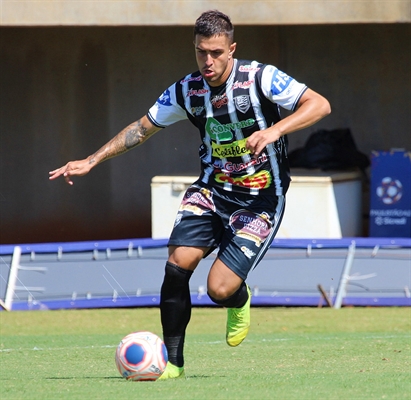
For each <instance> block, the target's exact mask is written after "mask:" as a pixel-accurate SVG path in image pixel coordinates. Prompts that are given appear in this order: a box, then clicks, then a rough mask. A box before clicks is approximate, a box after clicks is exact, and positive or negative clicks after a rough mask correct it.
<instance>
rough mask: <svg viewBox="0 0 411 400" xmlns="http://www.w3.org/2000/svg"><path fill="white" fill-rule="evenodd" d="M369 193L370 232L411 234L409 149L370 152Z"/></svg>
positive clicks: (380, 234) (374, 235)
mask: <svg viewBox="0 0 411 400" xmlns="http://www.w3.org/2000/svg"><path fill="white" fill-rule="evenodd" d="M370 194H371V199H370V236H371V237H407V238H408V237H411V152H407V151H404V150H391V151H374V152H372V154H371V189H370Z"/></svg>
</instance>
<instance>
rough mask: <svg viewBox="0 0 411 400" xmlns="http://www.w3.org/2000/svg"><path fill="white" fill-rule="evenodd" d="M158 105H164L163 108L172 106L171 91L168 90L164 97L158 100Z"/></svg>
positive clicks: (163, 94)
mask: <svg viewBox="0 0 411 400" xmlns="http://www.w3.org/2000/svg"><path fill="white" fill-rule="evenodd" d="M157 103H159V104H161V105H163V106H167V107H168V106H171V96H170V91H169V90H168V89H166V90H165V91H164V92H163V93H162V95H161V96H160V97H159V98H158V99H157Z"/></svg>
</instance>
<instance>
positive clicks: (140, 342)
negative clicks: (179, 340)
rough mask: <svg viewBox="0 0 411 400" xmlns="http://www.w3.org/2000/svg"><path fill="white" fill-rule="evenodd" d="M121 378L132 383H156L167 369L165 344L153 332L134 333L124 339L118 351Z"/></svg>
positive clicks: (118, 367)
mask: <svg viewBox="0 0 411 400" xmlns="http://www.w3.org/2000/svg"><path fill="white" fill-rule="evenodd" d="M115 360H116V365H117V369H118V370H119V372H120V374H121V376H123V377H124V378H126V379H128V380H131V381H155V380H156V379H158V378H159V377H160V376H161V374H162V373H163V372H164V369H165V368H166V364H167V360H168V355H167V349H166V346H165V345H164V342H163V341H162V340H161V339H160V338H159V337H158V336H157V335H155V334H154V333H152V332H146V331H142V332H133V333H130V334H129V335H127V336H126V337H124V338H123V340H122V341H121V342H120V344H119V345H118V347H117V350H116V356H115Z"/></svg>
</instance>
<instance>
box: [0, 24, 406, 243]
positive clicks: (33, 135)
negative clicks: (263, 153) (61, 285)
mask: <svg viewBox="0 0 411 400" xmlns="http://www.w3.org/2000/svg"><path fill="white" fill-rule="evenodd" d="M191 31H192V29H191V27H157V28H154V27H77V28H75V27H37V28H13V27H2V28H0V135H1V136H0V140H1V141H0V241H1V243H23V242H42V241H66V240H67V241H68V240H99V239H114V238H116V239H120V238H128V237H148V236H150V234H151V233H150V225H151V222H150V221H151V216H150V201H151V199H150V182H151V179H152V177H153V176H155V175H175V174H185V173H188V174H191V173H195V172H196V171H198V166H199V161H198V159H197V155H196V154H197V148H198V145H199V139H198V133H197V132H196V130H195V129H194V128H193V127H192V126H191V125H190V124H189V123H188V122H183V123H179V124H176V125H175V126H173V127H170V128H167V129H166V130H164V131H161V132H159V133H158V134H157V135H155V137H153V138H152V139H150V140H149V141H148V142H147V143H146V144H145V145H144V146H142V147H140V148H137V149H135V150H133V151H131V152H129V153H128V154H125V155H123V156H121V157H119V158H117V159H113V160H109V161H107V162H106V163H104V164H102V165H101V166H99V167H98V168H96V169H95V170H93V171H92V172H91V174H90V175H88V176H86V177H83V178H80V179H77V180H76V182H75V185H74V187H70V186H68V185H66V184H65V183H64V182H63V181H55V182H49V181H48V171H49V170H51V169H54V168H56V167H59V166H61V165H62V164H63V163H65V162H67V161H68V160H70V159H74V158H83V157H85V156H87V155H89V154H90V153H92V152H94V151H95V150H96V149H97V148H98V147H100V146H101V145H103V144H104V143H105V142H106V141H107V140H108V139H109V138H111V137H112V136H114V135H115V134H116V133H117V132H118V131H119V130H120V129H122V128H123V127H124V126H125V125H127V124H128V123H130V122H132V121H134V120H135V119H137V118H138V117H140V116H142V115H143V114H144V113H146V111H147V109H148V108H149V107H150V106H151V105H152V104H153V103H154V102H155V100H156V98H157V97H158V95H159V94H160V93H161V92H162V91H163V89H164V88H166V87H167V86H168V85H169V84H171V83H172V82H173V81H174V80H176V79H178V78H180V77H181V76H183V75H185V74H186V73H188V72H191V71H192V70H194V69H195V68H196V66H195V61H194V54H193V46H192V37H191ZM410 39H411V30H410V24H384V25H380V24H367V25H356V24H354V25H312V26H301V25H297V26H239V27H237V29H236V40H237V42H238V50H237V54H236V55H237V57H244V58H251V59H258V60H259V61H263V62H268V63H273V64H275V65H277V66H278V67H279V68H282V69H284V70H285V71H287V72H288V73H289V74H290V75H292V76H294V77H295V78H297V79H298V80H300V81H301V82H305V83H306V84H307V85H309V86H310V87H312V88H313V89H314V90H317V91H318V92H320V93H322V94H324V95H325V96H326V97H328V98H329V100H330V102H331V104H332V107H333V113H332V115H331V116H329V117H328V118H326V119H325V120H323V121H322V122H321V123H320V124H318V125H317V126H316V127H314V128H310V129H307V130H305V131H302V132H300V133H295V134H292V135H291V136H290V149H293V148H296V147H299V146H302V145H303V143H304V141H305V139H306V138H307V137H308V135H309V134H310V133H311V132H313V131H314V130H316V129H319V128H327V129H331V128H339V127H349V128H351V129H352V132H353V135H354V137H355V140H356V142H357V145H358V147H359V149H360V150H361V151H363V152H365V153H367V154H369V153H370V152H371V150H373V149H389V148H391V147H404V148H407V149H408V150H409V149H411V135H410V132H411V121H410V118H411V117H410V109H411V100H410V92H411V91H410V89H411V87H410V86H411V83H410V70H409V65H411V59H410V58H411V56H410V52H409V51H405V50H406V49H407V48H409V43H410Z"/></svg>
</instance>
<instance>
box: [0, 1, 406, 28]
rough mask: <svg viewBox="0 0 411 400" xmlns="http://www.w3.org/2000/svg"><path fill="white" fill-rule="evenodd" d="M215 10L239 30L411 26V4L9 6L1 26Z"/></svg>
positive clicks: (164, 20)
mask: <svg viewBox="0 0 411 400" xmlns="http://www.w3.org/2000/svg"><path fill="white" fill-rule="evenodd" d="M215 8H216V9H220V10H222V11H224V12H226V13H228V14H229V15H230V16H231V17H232V19H233V21H234V23H235V24H236V25H240V24H241V25H271V24H273V23H275V24H277V25H283V24H324V23H326V24H329V23H375V22H377V23H381V22H384V23H393V22H410V21H411V1H410V0H355V1H346V0H297V1H295V0H294V1H284V0H271V1H259V0H252V1H250V0H246V1H239V0H229V1H227V0H224V1H213V0H211V1H210V0H207V1H202V0H195V1H184V0H180V1H171V0H146V1H144V0H138V1H98V0H93V1H72V0H44V1H42V0H36V1H33V0H26V1H24V0H20V1H9V0H4V1H2V4H1V8H0V13H1V18H0V20H1V25H4V26H59V25H66V26H73V25H76V26H79V25H87V26H90V25H96V26H102V25H105V26H109V25H111V26H118V25H122V26H125V25H139V26H142V25H189V26H191V25H192V23H193V21H194V20H195V19H196V18H197V16H198V15H199V14H201V13H202V12H203V11H205V10H208V9H215Z"/></svg>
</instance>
